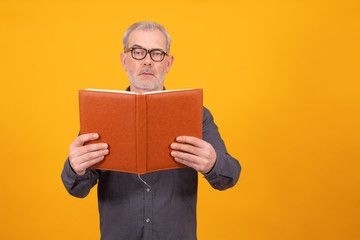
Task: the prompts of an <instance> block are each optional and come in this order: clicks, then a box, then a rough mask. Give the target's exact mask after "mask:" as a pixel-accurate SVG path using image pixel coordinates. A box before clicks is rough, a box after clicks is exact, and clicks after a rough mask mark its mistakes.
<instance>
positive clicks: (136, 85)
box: [127, 72, 165, 91]
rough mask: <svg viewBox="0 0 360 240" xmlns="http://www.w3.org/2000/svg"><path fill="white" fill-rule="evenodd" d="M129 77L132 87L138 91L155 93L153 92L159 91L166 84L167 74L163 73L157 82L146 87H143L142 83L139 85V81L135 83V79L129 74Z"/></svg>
mask: <svg viewBox="0 0 360 240" xmlns="http://www.w3.org/2000/svg"><path fill="white" fill-rule="evenodd" d="M127 75H128V78H129V80H130V83H131V84H132V85H134V86H135V87H136V88H138V89H142V90H148V91H153V90H155V89H157V88H158V87H159V86H160V85H161V84H162V83H163V82H164V79H165V73H163V74H162V75H161V76H160V78H159V79H158V80H157V81H156V82H154V83H153V84H151V85H146V86H145V85H142V84H141V83H139V82H137V81H134V79H132V77H131V76H130V74H129V72H128V73H127Z"/></svg>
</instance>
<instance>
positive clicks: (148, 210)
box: [144, 173, 153, 240]
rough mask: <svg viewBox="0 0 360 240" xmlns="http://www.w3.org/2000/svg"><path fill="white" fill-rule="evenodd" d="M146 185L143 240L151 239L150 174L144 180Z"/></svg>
mask: <svg viewBox="0 0 360 240" xmlns="http://www.w3.org/2000/svg"><path fill="white" fill-rule="evenodd" d="M145 181H146V182H147V183H148V185H145V184H144V194H145V214H144V225H145V227H144V240H151V239H152V228H153V224H152V223H153V215H152V212H153V210H152V208H153V207H152V199H153V198H152V192H153V191H152V189H151V186H152V185H151V173H148V174H147V176H146V180H145Z"/></svg>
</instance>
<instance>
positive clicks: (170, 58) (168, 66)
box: [166, 55, 174, 73]
mask: <svg viewBox="0 0 360 240" xmlns="http://www.w3.org/2000/svg"><path fill="white" fill-rule="evenodd" d="M173 62H174V55H169V57H168V62H167V66H166V68H167V70H166V73H168V72H169V71H170V68H171V66H172V64H173Z"/></svg>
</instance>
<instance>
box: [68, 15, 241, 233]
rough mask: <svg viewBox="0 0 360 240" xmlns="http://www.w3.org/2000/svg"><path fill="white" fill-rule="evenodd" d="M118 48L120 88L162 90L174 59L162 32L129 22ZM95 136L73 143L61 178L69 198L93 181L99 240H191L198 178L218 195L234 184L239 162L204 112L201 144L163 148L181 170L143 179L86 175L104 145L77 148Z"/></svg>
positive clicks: (183, 142)
mask: <svg viewBox="0 0 360 240" xmlns="http://www.w3.org/2000/svg"><path fill="white" fill-rule="evenodd" d="M123 44H124V52H123V53H121V63H122V65H123V67H124V70H125V71H126V72H127V75H128V78H129V80H130V87H129V88H128V89H127V90H128V91H133V92H137V93H144V92H148V91H158V90H163V89H164V78H165V75H166V73H168V72H169V70H170V68H171V66H172V64H173V61H174V56H172V55H169V50H170V36H169V34H168V32H167V31H166V30H165V28H164V27H163V26H161V25H159V24H157V23H153V22H140V23H135V24H133V25H132V26H130V28H129V29H128V30H127V31H126V32H125V35H124V39H123ZM98 137H99V136H98V134H97V133H93V134H83V135H80V136H78V137H77V138H76V139H75V141H74V142H73V143H72V144H71V145H70V148H69V157H68V159H67V160H66V162H65V166H64V169H63V172H62V175H61V177H62V180H63V183H64V185H65V187H66V189H67V190H68V192H69V193H70V194H71V195H73V196H75V197H85V196H86V195H87V194H88V193H89V191H90V189H91V188H92V187H93V186H94V185H95V184H96V183H98V203H99V213H100V230H101V239H102V240H113V239H130V240H137V239H145V240H150V239H161V240H164V239H165V240H166V239H171V240H175V239H184V240H185V239H186V240H192V239H197V237H196V201H197V185H198V173H197V172H200V173H201V174H203V175H204V177H205V178H206V180H207V181H208V182H209V183H210V185H211V186H212V187H213V188H215V189H219V190H225V189H227V188H230V187H232V186H234V185H235V184H236V182H237V180H238V178H239V175H240V170H241V167H240V164H239V162H238V161H237V160H236V159H234V158H233V157H231V156H230V155H229V154H228V152H227V150H226V148H225V145H224V142H223V141H222V139H221V137H220V135H219V132H218V128H217V126H216V125H215V123H214V120H213V117H212V115H211V113H210V112H209V110H207V109H206V108H204V109H203V139H199V138H195V137H191V136H179V137H177V138H176V142H174V143H171V145H170V146H171V148H172V149H173V150H172V152H171V155H172V156H173V158H174V161H177V162H180V163H182V164H185V165H187V166H188V168H179V169H172V170H164V171H158V172H151V173H147V174H143V175H137V174H131V173H125V172H115V171H105V170H94V169H88V168H89V167H90V166H92V165H93V164H95V163H97V162H100V161H102V160H103V159H104V157H105V156H106V155H107V154H108V153H109V150H108V146H107V144H106V143H96V144H95V143H93V144H88V145H86V146H84V144H85V143H86V142H89V141H92V140H96V139H98ZM214 207H215V206H214ZM209 212H211V209H209Z"/></svg>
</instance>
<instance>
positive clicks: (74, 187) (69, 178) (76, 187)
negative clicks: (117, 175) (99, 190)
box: [61, 158, 99, 198]
mask: <svg viewBox="0 0 360 240" xmlns="http://www.w3.org/2000/svg"><path fill="white" fill-rule="evenodd" d="M98 178H99V173H98V172H97V171H96V170H95V169H87V170H86V172H85V174H84V175H77V174H76V173H75V172H74V170H73V169H72V168H71V166H70V162H69V158H67V159H66V161H65V165H64V169H63V171H62V173H61V179H62V181H63V184H64V186H65V188H66V190H67V191H68V192H69V193H70V194H71V195H72V196H74V197H78V198H84V197H86V196H87V195H88V194H89V192H90V189H91V188H92V187H93V186H94V185H95V184H96V183H97V180H98Z"/></svg>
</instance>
